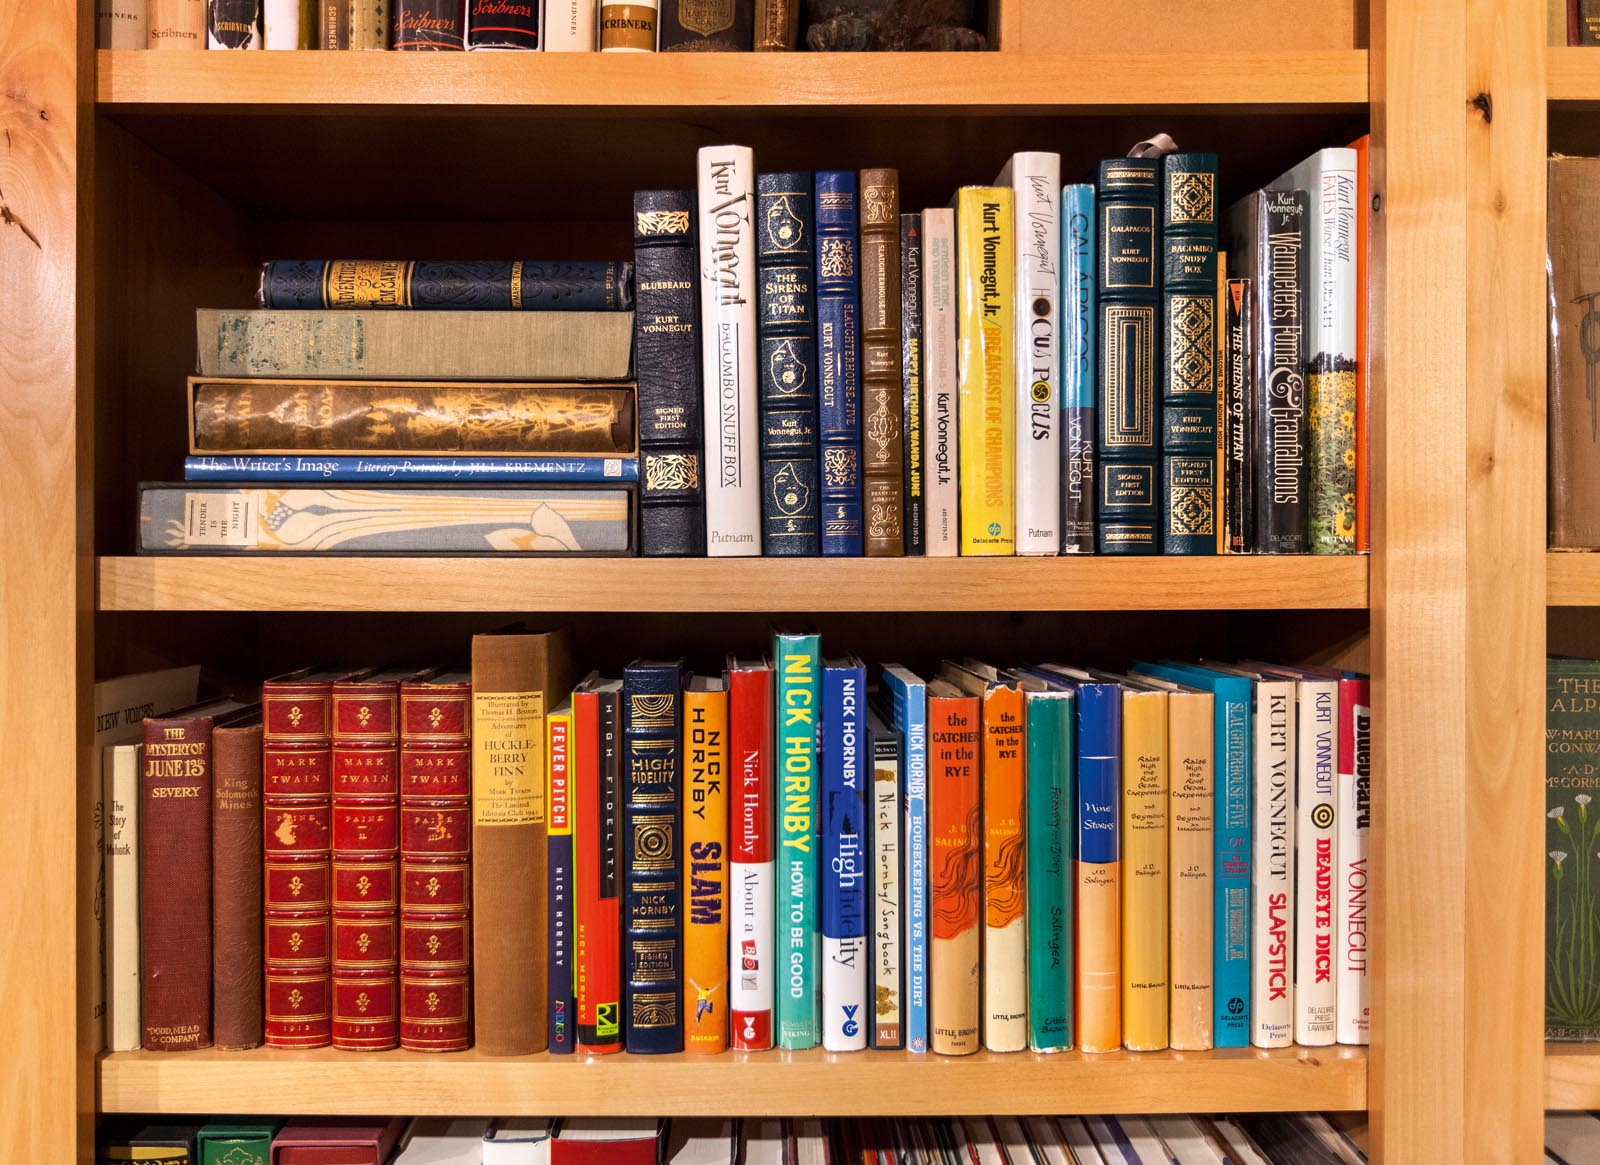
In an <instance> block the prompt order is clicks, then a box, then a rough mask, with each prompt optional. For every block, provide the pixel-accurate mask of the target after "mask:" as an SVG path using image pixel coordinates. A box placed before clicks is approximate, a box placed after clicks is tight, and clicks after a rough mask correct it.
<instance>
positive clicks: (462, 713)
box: [399, 680, 473, 1052]
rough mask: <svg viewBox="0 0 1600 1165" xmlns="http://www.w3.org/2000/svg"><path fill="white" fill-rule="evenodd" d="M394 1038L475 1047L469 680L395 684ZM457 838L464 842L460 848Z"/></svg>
mask: <svg viewBox="0 0 1600 1165" xmlns="http://www.w3.org/2000/svg"><path fill="white" fill-rule="evenodd" d="M400 821H401V829H400V1000H399V1008H400V1046H401V1047H402V1048H405V1049H407V1050H409V1051H417V1052H459V1051H462V1050H464V1049H466V1048H469V1047H471V1046H472V1009H471V1003H472V1000H471V975H472V927H471V884H472V878H471V875H472V854H471V852H470V843H471V840H472V836H473V834H472V686H471V684H470V683H467V682H466V681H464V680H463V681H454V682H449V683H445V682H440V683H430V682H423V681H408V682H405V683H402V684H401V685H400ZM463 841H465V842H466V843H467V845H466V850H467V852H463Z"/></svg>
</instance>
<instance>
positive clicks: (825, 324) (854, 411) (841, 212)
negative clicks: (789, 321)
mask: <svg viewBox="0 0 1600 1165" xmlns="http://www.w3.org/2000/svg"><path fill="white" fill-rule="evenodd" d="M816 192H817V231H816V234H817V368H818V381H817V386H818V387H817V432H818V436H819V441H820V445H821V457H822V465H821V470H822V553H823V554H824V555H827V556H830V557H847V558H848V557H852V556H856V555H860V554H861V553H862V548H863V525H862V479H861V365H860V363H859V352H860V344H861V299H860V286H861V285H860V280H859V275H858V269H857V264H856V256H857V254H858V249H857V244H858V239H857V230H858V229H859V226H860V218H859V213H858V211H857V207H856V176H855V174H854V173H853V172H851V171H849V170H819V171H818V172H817V175H816Z"/></svg>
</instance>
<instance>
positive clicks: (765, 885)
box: [727, 658, 777, 1052]
mask: <svg viewBox="0 0 1600 1165" xmlns="http://www.w3.org/2000/svg"><path fill="white" fill-rule="evenodd" d="M727 677H728V716H729V724H728V731H729V738H728V752H729V761H730V769H729V773H728V782H729V805H728V820H729V823H730V826H731V830H730V836H729V839H728V912H729V918H728V968H729V970H728V1009H729V1010H728V1018H729V1037H728V1038H729V1044H730V1046H731V1047H733V1048H734V1049H735V1050H738V1051H747V1052H761V1051H765V1050H767V1049H768V1048H770V1047H772V1030H773V1029H772V1006H773V981H774V979H775V977H776V974H777V948H776V945H775V939H776V933H775V931H774V920H773V894H774V892H775V889H776V887H775V886H774V881H773V867H774V861H773V855H774V850H773V833H774V828H775V816H774V810H775V808H776V804H777V803H776V800H775V798H774V788H773V777H774V771H775V760H776V757H775V756H774V755H773V723H772V720H773V683H772V665H771V664H769V663H768V662H766V661H765V660H736V659H731V658H730V659H729V660H728V670H727Z"/></svg>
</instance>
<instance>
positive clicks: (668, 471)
mask: <svg viewBox="0 0 1600 1165" xmlns="http://www.w3.org/2000/svg"><path fill="white" fill-rule="evenodd" d="M695 218H696V215H695V195H694V191H692V190H636V191H635V192H634V195H633V255H634V261H633V262H634V272H635V288H636V290H635V311H634V349H635V352H634V374H635V376H636V378H637V381H638V389H637V391H638V414H639V457H640V459H641V460H642V461H643V463H644V464H643V465H642V466H641V469H642V472H641V474H640V480H641V481H642V483H643V489H642V490H641V492H640V497H639V553H640V554H642V555H644V556H645V557H646V558H654V557H690V556H697V555H703V554H704V553H705V552H706V503H705V491H704V487H703V484H702V481H701V464H700V459H701V454H702V444H701V435H702V433H703V432H704V430H703V428H702V425H701V415H700V410H701V401H700V311H699V307H698V305H697V300H696V298H695V293H696V291H697V289H698V287H699V283H700V276H699V273H698V270H697V267H696V254H697V252H696V246H695Z"/></svg>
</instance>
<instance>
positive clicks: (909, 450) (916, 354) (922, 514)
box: [900, 214, 928, 555]
mask: <svg viewBox="0 0 1600 1165" xmlns="http://www.w3.org/2000/svg"><path fill="white" fill-rule="evenodd" d="M900 405H901V413H900V435H901V440H902V443H903V445H904V447H905V457H904V461H905V474H904V478H905V480H904V489H905V510H906V513H905V528H906V539H905V548H906V554H907V555H923V554H926V553H927V549H928V534H927V512H926V511H927V498H926V496H925V493H924V490H925V487H924V485H923V452H922V448H923V446H922V216H921V215H920V214H902V215H901V216H900Z"/></svg>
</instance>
